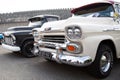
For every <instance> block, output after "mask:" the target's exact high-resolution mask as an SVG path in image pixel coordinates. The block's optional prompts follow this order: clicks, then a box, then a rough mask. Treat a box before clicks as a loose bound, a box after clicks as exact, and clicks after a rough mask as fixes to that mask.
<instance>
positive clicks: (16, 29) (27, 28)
mask: <svg viewBox="0 0 120 80" xmlns="http://www.w3.org/2000/svg"><path fill="white" fill-rule="evenodd" d="M32 29H33V27H29V26H15V27H10V28H8V31H21V30H32Z"/></svg>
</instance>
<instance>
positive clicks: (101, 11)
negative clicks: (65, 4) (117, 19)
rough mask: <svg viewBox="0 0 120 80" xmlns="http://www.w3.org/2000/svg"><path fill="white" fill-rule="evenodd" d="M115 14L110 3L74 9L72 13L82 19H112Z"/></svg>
mask: <svg viewBox="0 0 120 80" xmlns="http://www.w3.org/2000/svg"><path fill="white" fill-rule="evenodd" d="M112 12H114V9H113V6H112V4H109V3H95V4H90V5H87V6H83V7H80V8H77V9H74V10H73V11H72V13H73V14H74V15H75V16H81V17H111V13H112Z"/></svg>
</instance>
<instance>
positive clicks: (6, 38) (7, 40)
mask: <svg viewBox="0 0 120 80" xmlns="http://www.w3.org/2000/svg"><path fill="white" fill-rule="evenodd" d="M3 42H4V43H5V44H7V45H14V43H13V42H14V41H13V38H12V37H11V36H4V40H3Z"/></svg>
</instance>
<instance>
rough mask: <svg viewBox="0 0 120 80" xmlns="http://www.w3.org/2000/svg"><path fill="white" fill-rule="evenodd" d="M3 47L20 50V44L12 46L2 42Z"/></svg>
mask: <svg viewBox="0 0 120 80" xmlns="http://www.w3.org/2000/svg"><path fill="white" fill-rule="evenodd" d="M2 47H3V48H5V49H8V50H11V51H20V47H18V46H11V45H7V44H4V43H2Z"/></svg>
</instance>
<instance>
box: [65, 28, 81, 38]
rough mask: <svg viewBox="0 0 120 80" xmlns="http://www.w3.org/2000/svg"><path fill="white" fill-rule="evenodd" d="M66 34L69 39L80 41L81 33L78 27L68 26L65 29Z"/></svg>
mask: <svg viewBox="0 0 120 80" xmlns="http://www.w3.org/2000/svg"><path fill="white" fill-rule="evenodd" d="M66 34H67V36H68V37H69V38H70V39H80V38H81V35H82V32H81V29H80V27H79V26H69V27H67V28H66Z"/></svg>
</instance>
